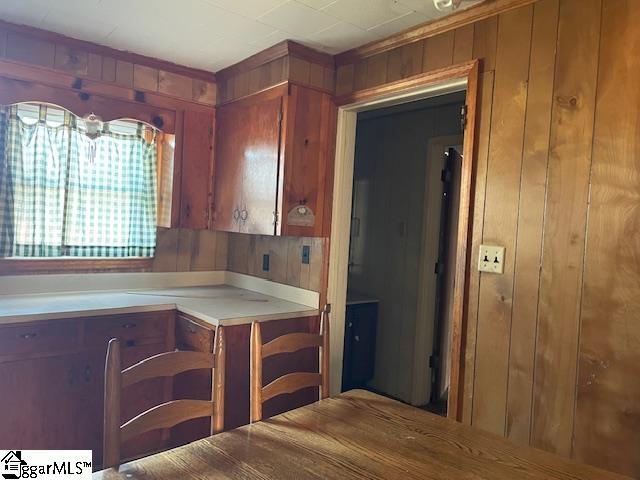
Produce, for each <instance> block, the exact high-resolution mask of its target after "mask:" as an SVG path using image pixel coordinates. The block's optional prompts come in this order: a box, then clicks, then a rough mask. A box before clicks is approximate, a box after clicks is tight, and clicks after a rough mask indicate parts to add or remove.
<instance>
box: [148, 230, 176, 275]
mask: <svg viewBox="0 0 640 480" xmlns="http://www.w3.org/2000/svg"><path fill="white" fill-rule="evenodd" d="M179 234H180V230H179V229H177V228H158V230H157V237H156V254H155V256H154V258H153V271H154V272H175V271H177V261H178V257H177V255H178V236H179Z"/></svg>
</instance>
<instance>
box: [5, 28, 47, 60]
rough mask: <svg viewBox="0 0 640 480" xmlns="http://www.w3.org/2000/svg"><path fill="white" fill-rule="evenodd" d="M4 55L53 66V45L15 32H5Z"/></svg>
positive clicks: (9, 57)
mask: <svg viewBox="0 0 640 480" xmlns="http://www.w3.org/2000/svg"><path fill="white" fill-rule="evenodd" d="M6 56H7V58H8V59H10V60H16V61H18V62H25V63H30V64H32V65H38V66H41V67H47V68H53V66H54V60H55V45H54V44H53V43H50V42H46V41H44V40H40V39H38V38H32V37H30V36H27V35H23V34H21V33H17V32H11V31H10V32H8V33H7V47H6Z"/></svg>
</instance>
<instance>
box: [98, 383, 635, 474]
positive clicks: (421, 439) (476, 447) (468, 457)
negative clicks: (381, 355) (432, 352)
mask: <svg viewBox="0 0 640 480" xmlns="http://www.w3.org/2000/svg"><path fill="white" fill-rule="evenodd" d="M254 478H255V479H265V480H266V479H291V480H293V479H295V480H302V479H347V480H348V479H361V480H364V479H381V480H389V479H403V480H404V479H433V480H436V479H437V480H445V479H446V480H450V479H473V480H481V479H487V480H515V479H545V480H550V479H551V480H552V479H563V480H577V479H589V480H616V479H617V480H621V479H625V478H627V477H623V476H620V475H616V474H614V473H609V472H605V471H604V470H599V469H597V468H594V467H591V466H587V465H581V464H578V463H575V462H573V461H571V460H568V459H565V458H561V457H558V456H556V455H553V454H550V453H547V452H543V451H542V450H536V449H533V448H528V447H521V446H517V445H515V444H513V443H511V442H510V441H508V440H506V439H504V438H501V437H498V436H496V435H494V434H491V433H487V432H483V431H480V430H476V429H473V428H471V427H468V426H466V425H462V424H460V423H457V422H453V421H451V420H448V419H446V418H442V417H438V416H436V415H433V414H431V413H428V412H425V411H423V410H420V409H417V408H414V407H411V406H408V405H405V404H402V403H400V402H397V401H395V400H390V399H388V398H385V397H382V396H379V395H376V394H373V393H370V392H366V391H363V390H352V391H350V392H347V393H343V394H341V395H338V396H336V397H333V398H328V399H325V400H322V401H320V402H317V403H314V404H312V405H308V406H306V407H302V408H298V409H296V410H292V411H290V412H287V413H284V414H282V415H278V416H276V417H273V418H270V419H268V420H264V421H262V422H258V423H255V424H253V425H247V426H244V427H240V428H237V429H235V430H231V431H228V432H225V433H221V434H218V435H215V436H213V437H209V438H205V439H202V440H198V441H196V442H193V443H191V444H189V445H185V446H183V447H179V448H175V449H173V450H169V451H166V452H162V453H159V454H156V455H153V456H150V457H146V458H142V459H140V460H136V461H133V462H131V463H128V464H125V465H122V466H121V467H120V469H119V471H116V470H115V469H108V470H103V471H101V472H96V473H94V474H93V480H125V479H127V480H170V479H180V480H191V479H193V480H196V479H198V480H203V479H254Z"/></svg>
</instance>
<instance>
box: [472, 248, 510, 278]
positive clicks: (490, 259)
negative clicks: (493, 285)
mask: <svg viewBox="0 0 640 480" xmlns="http://www.w3.org/2000/svg"><path fill="white" fill-rule="evenodd" d="M478 270H480V271H481V272H488V273H504V247H498V246H494V245H480V256H479V258H478Z"/></svg>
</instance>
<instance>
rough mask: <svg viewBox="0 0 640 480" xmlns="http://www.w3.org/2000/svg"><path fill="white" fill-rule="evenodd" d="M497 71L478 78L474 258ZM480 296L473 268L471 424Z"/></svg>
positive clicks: (467, 372) (467, 352)
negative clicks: (495, 73)
mask: <svg viewBox="0 0 640 480" xmlns="http://www.w3.org/2000/svg"><path fill="white" fill-rule="evenodd" d="M493 87H494V72H485V73H482V74H480V76H479V78H478V103H477V108H478V113H477V115H478V124H477V134H476V139H475V145H474V147H475V150H474V151H475V152H476V162H475V171H474V172H473V178H474V182H475V183H474V187H473V190H474V198H473V207H472V230H471V258H472V259H474V258H478V254H479V252H480V244H481V243H482V230H483V226H484V210H485V196H486V183H487V163H488V161H489V138H490V133H491V110H492V105H493ZM479 300H480V273H479V272H478V271H477V270H476V269H475V268H471V269H470V272H469V288H468V300H467V319H466V330H465V335H464V338H465V342H464V343H465V346H464V362H463V364H462V373H461V375H462V378H463V379H464V381H463V385H464V387H463V391H462V395H461V406H460V410H461V412H462V421H463V422H464V423H466V424H467V425H471V421H472V408H473V382H474V379H475V362H476V336H477V325H478V302H479Z"/></svg>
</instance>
